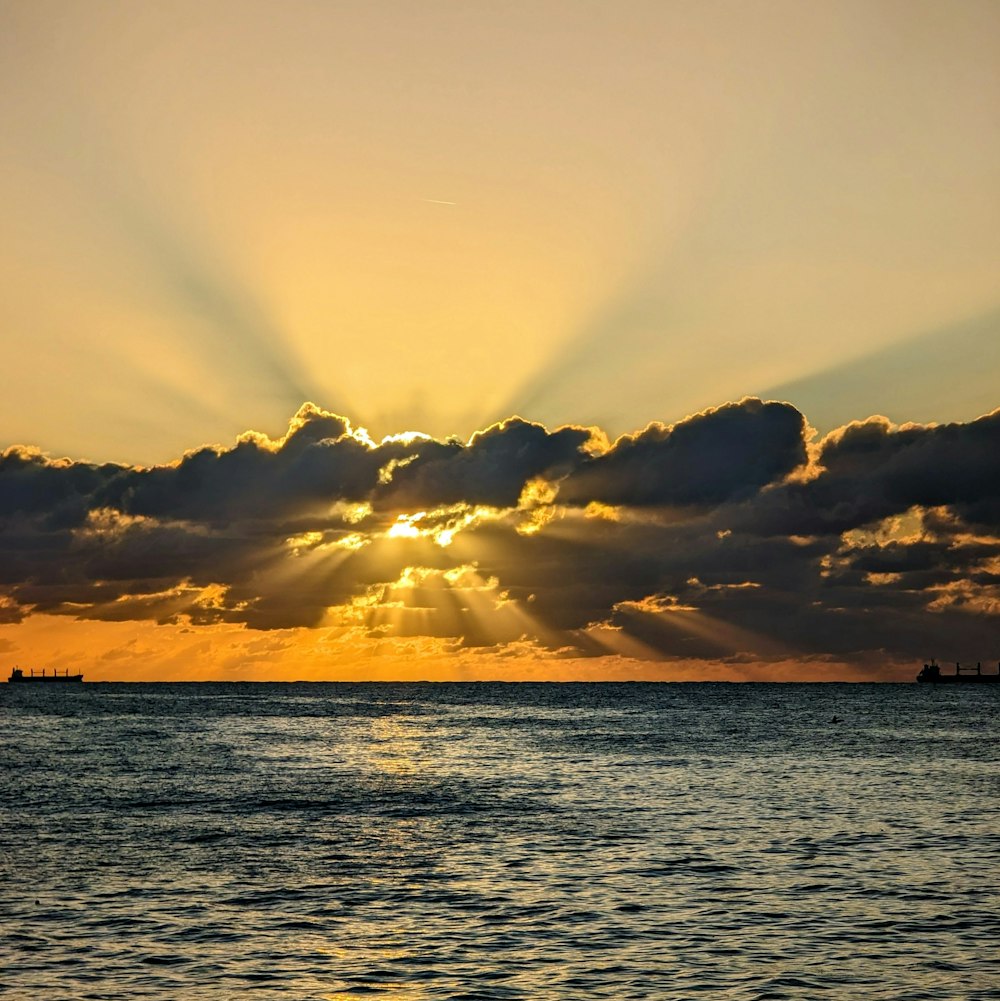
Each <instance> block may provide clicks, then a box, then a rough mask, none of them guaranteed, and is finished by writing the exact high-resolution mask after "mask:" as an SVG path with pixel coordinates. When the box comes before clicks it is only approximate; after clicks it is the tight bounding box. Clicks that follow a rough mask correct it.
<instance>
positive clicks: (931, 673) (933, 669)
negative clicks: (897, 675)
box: [917, 660, 1000, 685]
mask: <svg viewBox="0 0 1000 1001" xmlns="http://www.w3.org/2000/svg"><path fill="white" fill-rule="evenodd" d="M917 681H920V682H924V683H926V684H931V685H955V684H959V685H976V684H979V685H983V684H987V685H988V684H993V685H995V684H997V683H998V682H1000V664H997V669H996V671H994V672H993V673H992V674H983V665H982V664H976V666H975V667H962V665H961V664H956V665H955V673H954V674H942V673H941V668H940V667H938V666H937V664H936V663H935V662H934V661H933V660H932V661H931V662H930V663H929V664H924V666H923V669H922V670H921V671H920V673H919V674H918V675H917Z"/></svg>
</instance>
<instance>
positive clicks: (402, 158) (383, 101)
mask: <svg viewBox="0 0 1000 1001" xmlns="http://www.w3.org/2000/svg"><path fill="white" fill-rule="evenodd" d="M0 29H2V30H0V164H2V170H0V212H2V216H3V218H4V220H5V236H6V238H5V240H4V241H2V244H0V338H2V339H3V346H4V348H5V356H6V360H7V365H6V366H5V371H6V377H5V378H4V380H3V392H2V393H0V452H2V453H3V458H2V459H0V552H2V559H0V652H2V654H3V657H4V659H5V660H7V661H10V662H11V663H12V664H13V663H15V662H16V663H19V664H20V665H21V666H22V667H31V666H36V667H42V666H46V667H58V668H60V669H62V668H64V667H74V668H82V669H84V670H85V673H86V675H87V677H88V678H89V679H93V680H98V679H101V678H105V679H119V678H120V679H129V678H136V679H140V678H141V679H151V678H171V679H174V678H176V679H181V678H191V679H196V678H232V679H241V678H261V679H264V678H282V679H291V678H331V679H336V678H351V679H358V678H378V679H388V678H396V677H400V678H433V679H445V678H459V679H479V678H507V679H511V680H514V679H525V678H531V679H553V680H565V679H571V678H581V679H630V678H635V679H661V678H662V679H667V680H669V679H682V680H694V679H718V680H743V679H764V680H767V679H774V680H782V679H786V678H808V679H817V680H837V679H843V680H864V679H869V678H871V679H908V678H910V677H912V676H913V674H914V673H915V671H916V669H917V668H918V667H919V662H920V661H922V660H926V659H927V658H929V657H931V656H936V657H939V658H941V659H943V660H945V661H954V660H959V659H960V660H963V661H965V660H972V661H975V660H983V661H984V662H986V661H990V660H995V659H996V658H997V657H1000V652H998V642H997V640H998V637H1000V629H998V625H1000V618H998V616H1000V589H998V582H1000V577H998V574H1000V447H998V446H1000V437H998V428H1000V416H997V415H995V413H994V412H995V411H996V410H997V408H998V407H1000V392H998V391H997V388H996V387H997V386H998V385H1000V378H998V377H1000V283H998V281H997V277H998V275H1000V114H998V112H1000V6H998V5H997V4H995V3H992V2H976V0H959V2H955V3H950V4H947V5H943V4H940V3H937V2H934V3H922V2H919V0H916V2H898V3H897V2H892V0H866V2H863V3H862V2H859V3H852V2H837V3H833V2H821V0H815V2H809V3H802V2H794V3H792V2H788V3H786V2H766V0H762V2H758V3H753V4H747V3H735V2H727V0H720V2H710V3H704V4H690V3H681V2H670V0H656V2H645V0H624V2H622V3H616V4H606V3H590V2H585V0H575V2H572V3H569V2H565V3H564V2H558V0H535V2H532V3H527V2H525V3H504V4H494V3H480V2H469V0H464V2H459V0H447V2H428V3H421V4H412V3H392V2H378V0H376V2H372V3H358V2H333V0H331V2H326V3H317V2H305V0H289V2H284V3H277V2H261V0H240V2H227V0H208V2H204V0H202V2H198V3H190V2H185V0H179V2H175V3H171V4H169V5H152V4H143V5H137V4H131V3H118V2H105V3H100V4H97V3H89V2H87V3H84V2H75V0H58V2H46V0H31V2H27V0H0ZM991 413H994V416H993V417H990V416H989V415H990V414H991Z"/></svg>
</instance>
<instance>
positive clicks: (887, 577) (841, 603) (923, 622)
mask: <svg viewBox="0 0 1000 1001" xmlns="http://www.w3.org/2000/svg"><path fill="white" fill-rule="evenodd" d="M810 434H811V432H810V429H809V427H808V424H807V422H806V420H805V418H804V417H803V415H802V414H800V413H799V412H798V411H797V410H796V409H795V408H794V407H792V406H790V405H788V404H786V403H777V402H763V401H760V400H755V399H748V400H742V401H739V402H737V403H729V404H726V405H724V406H720V407H718V408H715V409H713V410H709V411H705V412H703V413H700V414H696V415H693V416H692V417H689V418H687V419H686V420H684V421H681V422H679V423H677V424H674V425H671V426H666V425H661V424H653V425H650V426H649V427H647V428H645V429H644V430H642V431H639V432H637V433H635V434H633V435H626V436H624V437H622V438H620V439H618V440H617V441H615V442H614V443H613V444H609V443H608V442H607V440H606V439H604V438H603V436H602V435H601V433H600V432H599V431H597V430H595V429H589V428H581V427H563V428H556V429H548V428H546V427H544V426H542V425H540V424H537V423H532V422H530V421H526V420H523V419H521V418H518V417H512V418H509V419H507V420H504V421H502V422H499V423H497V424H494V425H492V426H490V427H488V428H485V429H484V430H483V431H481V432H479V433H478V434H476V435H474V436H473V437H472V438H471V439H470V440H469V441H468V442H461V441H458V440H454V439H450V440H445V441H440V440H436V439H433V438H430V437H428V436H426V435H420V434H402V435H397V436H393V437H390V438H387V439H385V440H383V441H381V442H375V441H372V440H371V439H370V438H369V437H368V435H367V434H366V433H365V432H364V431H363V430H362V429H359V428H356V427H354V426H353V425H352V423H351V422H350V420H349V419H348V418H346V417H343V416H340V415H337V414H333V413H329V412H327V411H325V410H323V409H322V408H320V407H318V406H315V405H313V404H306V405H304V406H303V407H302V408H301V409H300V410H299V411H298V413H297V414H296V415H295V416H294V417H293V419H292V420H291V422H290V424H289V427H288V430H287V432H286V434H284V435H283V436H282V437H280V438H276V439H271V438H269V437H268V436H266V435H263V434H259V433H254V432H248V433H246V434H244V435H242V436H241V437H240V438H239V439H238V440H237V441H236V442H235V443H234V444H233V445H231V446H229V447H220V446H211V447H209V446H205V447H202V448H198V449H196V450H194V451H192V452H189V453H187V454H186V455H184V456H182V457H181V458H180V459H178V460H177V461H176V462H174V463H171V464H168V465H163V466H153V467H148V468H147V467H129V466H122V465H116V464H104V465H95V464H91V463H86V462H77V461H73V460H70V459H53V458H50V457H47V456H45V455H43V454H41V453H40V452H38V451H37V450H34V449H31V448H28V447H25V446H19V445H14V446H11V447H9V448H8V449H7V450H6V451H4V452H3V453H2V454H0V619H2V620H3V621H5V622H17V621H20V620H21V619H23V618H24V617H25V616H30V615H32V614H35V613H39V612H47V613H50V614H60V615H67V616H75V617H78V618H92V619H101V620H110V621H122V620H135V621H139V620H150V621H153V622H158V623H187V624H188V625H190V627H191V628H195V629H197V628H199V627H202V626H207V625H213V624H220V623H230V624H233V623H235V624H241V625H243V626H245V627H247V628H250V629H255V630H272V629H284V628H295V627H306V628H310V627H318V626H324V627H326V628H330V629H332V630H334V631H336V630H342V631H344V630H346V631H349V632H350V635H351V636H352V637H354V638H355V640H357V641H360V640H359V638H367V641H368V642H371V643H379V642H381V641H383V640H385V639H386V638H392V637H396V638H419V637H427V638H429V641H430V640H431V639H433V640H434V641H435V642H438V641H447V642H451V643H453V645H454V647H455V648H456V649H457V648H459V647H467V648H468V647H474V648H479V649H482V648H489V649H492V650H494V651H496V652H502V651H503V650H504V649H515V648H516V649H522V648H525V647H524V645H525V644H526V645H528V646H529V647H530V646H533V647H534V648H536V649H539V650H543V649H544V650H548V651H551V652H553V653H555V654H559V655H561V654H562V653H564V652H567V651H568V652H571V653H573V654H574V655H578V656H593V655H599V654H608V653H613V654H616V655H620V656H636V657H643V658H649V659H657V658H660V659H674V658H678V659H684V660H685V661H690V660H691V659H692V658H695V659H697V658H703V659H709V660H718V659H720V658H741V657H744V658H745V657H755V658H758V659H762V660H772V661H774V662H778V661H781V662H787V661H788V660H789V658H794V657H824V656H838V657H842V658H850V657H865V658H873V657H874V658H878V657H880V656H886V657H893V658H908V657H916V658H919V657H922V656H923V657H926V656H931V655H939V656H945V655H946V651H948V653H947V656H949V657H950V656H952V653H951V651H954V654H955V656H958V655H961V656H963V657H971V658H972V659H986V658H988V657H992V656H996V653H995V650H992V649H990V648H989V645H990V643H991V642H992V643H994V644H995V638H996V635H997V625H998V618H997V616H998V614H1000V600H998V594H1000V411H997V412H995V413H993V414H990V415H987V416H985V417H982V418H980V419H978V420H976V421H972V422H969V423H965V424H948V425H940V426H934V425H928V426H916V425H909V426H903V427H896V426H894V425H892V424H890V423H889V422H888V421H886V420H885V419H883V418H870V419H868V420H865V421H860V422H856V423H852V424H850V425H847V426H846V427H844V428H840V429H838V430H836V431H834V432H832V433H831V434H829V435H827V436H826V437H825V438H823V439H821V440H820V441H817V442H812V441H810ZM956 647H961V649H956Z"/></svg>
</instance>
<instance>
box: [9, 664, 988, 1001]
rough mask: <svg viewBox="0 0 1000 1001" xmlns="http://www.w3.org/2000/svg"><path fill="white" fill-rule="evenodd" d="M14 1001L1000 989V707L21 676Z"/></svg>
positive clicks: (892, 698)
mask: <svg viewBox="0 0 1000 1001" xmlns="http://www.w3.org/2000/svg"><path fill="white" fill-rule="evenodd" d="M2 689H3V690H2V691H0V727H2V729H0V740H2V743H3V748H2V782H0V844H2V857H0V866H2V868H0V927H2V933H0V996H2V997H3V998H5V999H7V998H10V999H11V1001H28V999H30V1001H36V999H74V1001H75V999H129V1001H131V999H137V998H156V999H172V1001H175V999H179V1001H188V999H192V1001H199V999H213V1001H215V999H227V998H243V997H253V998H255V999H260V1001H268V999H271V998H275V999H276V998H289V999H317V1001H319V999H328V1001H329V999H339V1001H346V999H354V998H368V999H377V998H386V999H388V1001H415V999H421V1001H422V999H431V998H435V999H436V998H452V999H459V998H461V999H470V1001H472V999H482V1001H487V999H498V1001H499V999H512V998H525V999H555V998H559V999H563V998H565V999H576V998H609V999H616V1001H618V999H628V998H656V999H674V998H676V999H689V998H699V997H703V998H733V999H760V1001H763V999H782V998H810V999H815V998H828V999H841V998H843V999H857V998H862V997H863V998H867V999H879V998H886V999H888V998H891V999H894V1001H904V999H908V1001H909V999H912V1001H917V999H933V1001H942V999H952V998H953V999H961V1001H981V999H987V998H989V999H996V998H998V997H1000V727H998V726H997V720H998V710H1000V690H997V689H994V688H992V687H990V688H988V689H987V688H985V687H983V688H980V687H976V688H971V687H970V688H962V689H954V688H944V687H932V686H920V685H829V684H827V685H788V684H786V685H753V684H746V685H724V684H705V685H685V684H662V685H654V684H580V685H573V684H564V685H555V684H553V685H542V684H540V685H533V684H509V685H505V684H286V685H277V684H275V685H269V684H218V685H216V684H187V685H180V684H178V685H171V684H158V685H143V684H128V685H126V684H121V685H118V684H100V685H84V686H83V688H82V689H81V690H77V689H63V688H61V687H55V686H52V687H48V686H47V687H45V688H41V687H37V688H36V687H32V688H28V687H27V686H24V687H19V686H2Z"/></svg>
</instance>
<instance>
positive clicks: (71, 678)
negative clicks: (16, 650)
mask: <svg viewBox="0 0 1000 1001" xmlns="http://www.w3.org/2000/svg"><path fill="white" fill-rule="evenodd" d="M53 682H54V683H56V684H67V683H68V684H73V683H74V682H75V683H82V682H83V675H82V674H70V673H69V671H68V670H66V671H63V673H62V674H60V673H59V672H58V671H55V670H53V671H52V673H51V674H46V672H45V668H44V667H43V668H42V673H41V674H35V672H34V670H33V669H32V671H31V673H30V674H25V673H24V671H22V670H21V669H20V668H19V667H15V668H14V670H13V671H11V672H10V677H9V678H8V679H7V683H8V684H10V685H18V684H52V683H53Z"/></svg>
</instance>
